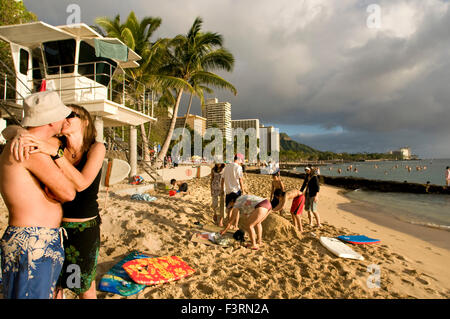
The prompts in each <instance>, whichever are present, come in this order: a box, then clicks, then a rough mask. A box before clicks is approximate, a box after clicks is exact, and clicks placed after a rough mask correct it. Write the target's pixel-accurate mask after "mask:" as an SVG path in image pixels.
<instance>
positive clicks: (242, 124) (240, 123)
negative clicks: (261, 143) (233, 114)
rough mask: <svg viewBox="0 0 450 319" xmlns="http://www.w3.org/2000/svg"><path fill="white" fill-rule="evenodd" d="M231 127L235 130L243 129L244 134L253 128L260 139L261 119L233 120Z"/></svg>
mask: <svg viewBox="0 0 450 319" xmlns="http://www.w3.org/2000/svg"><path fill="white" fill-rule="evenodd" d="M231 127H232V128H233V129H237V128H241V129H243V130H244V132H245V131H246V130H247V129H249V128H253V129H255V132H256V138H257V139H259V127H260V125H259V119H243V120H232V121H231Z"/></svg>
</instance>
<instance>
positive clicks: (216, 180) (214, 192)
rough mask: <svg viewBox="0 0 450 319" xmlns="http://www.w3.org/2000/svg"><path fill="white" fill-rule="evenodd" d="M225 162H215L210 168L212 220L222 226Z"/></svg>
mask: <svg viewBox="0 0 450 319" xmlns="http://www.w3.org/2000/svg"><path fill="white" fill-rule="evenodd" d="M224 168H225V164H223V163H222V164H220V163H216V164H215V165H214V167H213V168H212V169H211V183H210V186H211V202H212V205H211V206H212V209H213V210H214V222H215V223H216V224H217V225H218V226H219V227H222V226H223V219H224V217H225V216H224V215H225V204H224V198H223V194H224V191H223V187H222V179H223V170H224Z"/></svg>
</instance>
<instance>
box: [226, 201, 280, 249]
mask: <svg viewBox="0 0 450 319" xmlns="http://www.w3.org/2000/svg"><path fill="white" fill-rule="evenodd" d="M231 196H232V198H231V199H230V202H229V205H228V207H227V208H231V213H230V218H229V221H228V224H227V226H226V227H225V229H224V230H222V231H221V232H220V234H221V235H223V234H225V233H226V232H227V230H228V229H230V228H231V227H232V226H234V227H237V225H238V223H239V218H240V215H241V214H242V216H243V217H244V218H245V226H244V230H245V231H247V232H248V233H249V236H250V241H251V244H250V245H248V246H246V247H247V248H251V249H253V250H258V249H259V247H260V246H261V244H262V225H261V223H262V222H263V221H264V220H265V219H266V217H267V216H268V215H269V213H270V211H271V210H272V205H271V204H270V202H269V200H267V199H265V198H262V197H259V196H255V195H241V196H237V195H234V196H233V195H231ZM255 229H256V231H255Z"/></svg>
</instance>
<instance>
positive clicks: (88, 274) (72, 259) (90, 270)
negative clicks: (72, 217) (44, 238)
mask: <svg viewBox="0 0 450 319" xmlns="http://www.w3.org/2000/svg"><path fill="white" fill-rule="evenodd" d="M100 224H101V219H100V216H97V217H96V218H94V219H90V220H88V221H85V222H64V221H63V222H62V223H61V227H63V228H64V229H65V230H66V231H67V240H66V241H64V251H65V255H66V258H65V260H64V265H63V267H62V271H61V276H60V278H59V280H58V287H62V288H68V289H70V290H71V291H73V292H74V293H76V294H77V295H79V294H82V293H84V292H86V291H87V290H89V288H90V287H91V284H92V281H94V280H95V275H96V273H97V259H98V253H99V249H100Z"/></svg>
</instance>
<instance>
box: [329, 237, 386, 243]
mask: <svg viewBox="0 0 450 319" xmlns="http://www.w3.org/2000/svg"><path fill="white" fill-rule="evenodd" d="M337 238H339V239H340V240H342V241H345V242H348V243H351V244H355V245H368V244H378V243H379V242H380V240H379V239H373V238H369V237H366V236H363V235H360V236H338V237H337Z"/></svg>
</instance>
